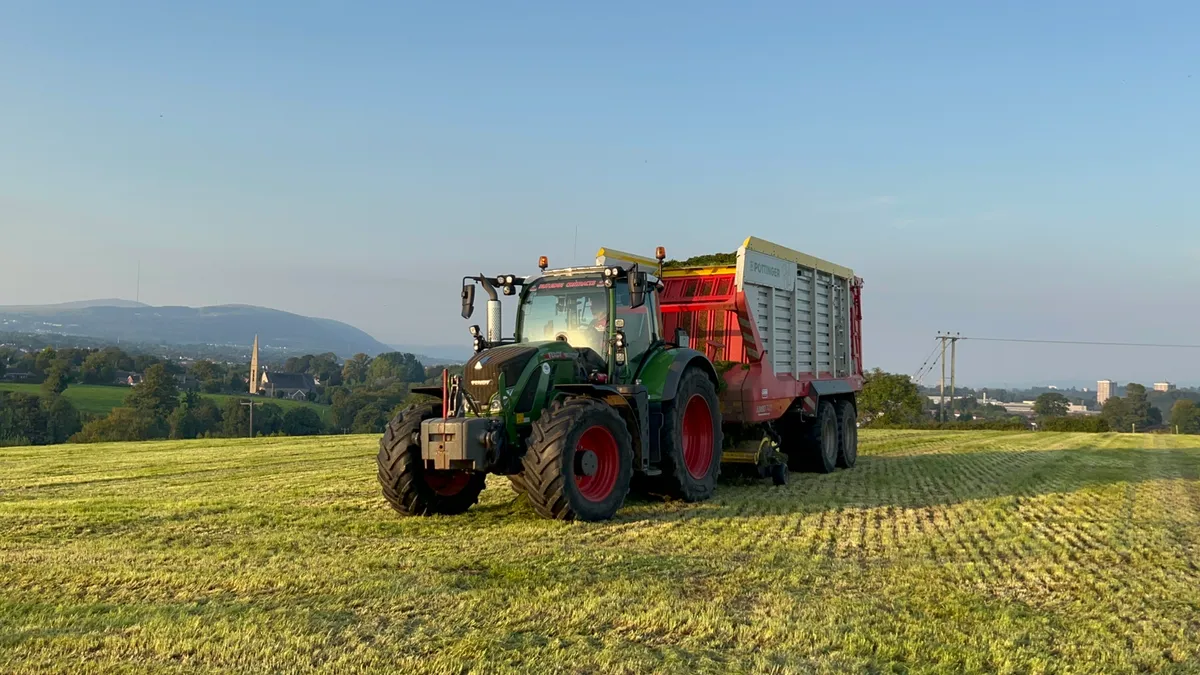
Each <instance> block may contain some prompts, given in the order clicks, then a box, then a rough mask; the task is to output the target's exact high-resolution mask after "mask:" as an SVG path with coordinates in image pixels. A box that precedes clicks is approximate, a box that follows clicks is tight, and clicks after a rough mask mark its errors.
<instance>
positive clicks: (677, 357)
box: [638, 348, 721, 401]
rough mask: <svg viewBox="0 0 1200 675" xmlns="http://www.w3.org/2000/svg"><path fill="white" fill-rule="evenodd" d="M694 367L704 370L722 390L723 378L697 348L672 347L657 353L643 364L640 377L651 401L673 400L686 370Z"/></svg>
mask: <svg viewBox="0 0 1200 675" xmlns="http://www.w3.org/2000/svg"><path fill="white" fill-rule="evenodd" d="M693 367H694V368H700V369H701V370H702V371H704V373H705V374H706V375H708V377H709V379H711V380H712V383H713V385H714V386H716V387H717V389H718V390H720V388H721V378H720V377H719V376H718V375H717V369H716V368H715V367H714V366H713V364H712V361H709V360H708V357H707V356H705V355H704V354H703V353H701V352H698V351H696V350H695V349H679V348H671V349H664V350H662V351H659V352H657V353H655V354H654V355H653V356H651V357H650V358H649V360H647V362H646V363H645V365H643V366H642V370H641V372H640V373H639V376H638V379H640V380H641V381H642V384H644V385H646V390H647V392H648V393H649V395H650V400H651V401H672V400H674V399H675V392H676V391H678V390H679V380H680V379H681V378H683V373H684V371H686V370H687V369H688V368H693Z"/></svg>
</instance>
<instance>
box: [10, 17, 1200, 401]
mask: <svg viewBox="0 0 1200 675" xmlns="http://www.w3.org/2000/svg"><path fill="white" fill-rule="evenodd" d="M833 4H834V3H821V4H820V5H817V4H802V3H793V2H778V3H704V2H688V3H682V2H679V3H667V2H661V3H633V2H609V3H590V4H588V5H587V6H585V5H584V3H532V2H525V3H420V4H418V3H378V4H373V3H332V2H329V3H282V2H273V1H262V2H256V3H234V2H210V3H205V4H203V5H199V4H196V5H192V6H185V4H183V3H152V2H110V3H84V2H57V3H44V2H0V231H2V232H3V241H4V249H5V252H6V255H5V256H4V257H3V264H2V265H0V304H16V303H35V302H59V301H66V300H74V299H81V298H90V297H114V296H116V297H126V298H128V297H132V296H133V295H134V293H135V284H136V281H135V280H136V271H135V270H136V261H137V260H139V259H140V260H141V267H142V285H141V295H142V300H143V301H145V302H150V303H153V304H186V305H202V304H218V303H235V302H237V303H250V304H260V305H266V306H272V307H278V308H280V309H286V310H291V311H296V312H300V313H305V314H312V315H319V316H328V317H331V318H336V319H340V320H344V321H348V322H350V323H353V324H355V325H358V326H360V327H362V328H364V329H365V330H368V331H369V332H371V333H372V334H374V335H375V336H377V337H379V338H380V339H383V340H385V341H389V342H393V343H404V344H421V345H428V344H446V343H454V342H462V343H463V344H466V339H467V337H466V332H465V329H464V326H463V324H462V321H461V319H460V318H458V316H457V311H456V306H455V305H456V286H457V283H458V282H457V279H458V277H460V276H461V275H462V274H464V273H469V272H479V271H483V272H487V273H499V272H504V271H512V272H520V271H526V270H530V269H532V268H533V264H534V262H535V261H536V258H537V256H538V255H542V254H545V255H548V256H550V258H551V259H552V261H555V262H563V263H565V262H569V261H570V260H571V259H572V258H578V259H579V260H580V261H583V260H587V259H590V257H591V256H592V255H593V254H594V252H595V249H596V248H597V247H599V246H603V245H607V246H614V247H617V248H624V249H639V250H652V248H653V246H655V245H659V244H662V245H665V246H666V247H667V248H668V250H669V251H670V253H671V254H672V255H678V256H685V255H691V254H696V253H704V252H711V251H717V250H732V249H733V248H735V247H736V246H737V245H738V244H739V243H740V242H741V240H742V239H743V238H744V237H745V236H747V235H750V234H754V235H756V236H760V237H764V238H767V239H770V240H773V241H777V242H779V243H782V244H786V245H789V246H792V247H793V248H798V249H800V250H803V251H805V252H808V253H811V254H814V255H818V256H821V257H824V258H827V259H830V260H833V261H835V262H838V263H842V264H845V265H847V266H850V267H853V268H854V269H855V270H856V271H857V272H858V273H859V274H860V275H861V276H863V277H864V278H865V279H866V283H867V288H866V302H867V305H866V323H867V325H866V329H865V335H864V340H865V348H866V352H867V360H868V364H869V365H879V366H881V367H884V368H887V369H890V370H897V371H907V372H913V371H915V370H916V368H917V367H918V366H919V365H920V363H921V360H922V359H923V358H924V356H925V354H926V353H927V352H928V350H929V348H930V347H932V335H933V334H934V333H935V332H936V331H937V330H956V331H961V332H962V333H963V334H976V335H987V336H1015V337H1037V338H1054V339H1074V338H1081V339H1105V340H1136V341H1156V342H1158V341H1162V342H1189V343H1200V314H1198V313H1197V312H1196V308H1197V304H1198V303H1197V302H1196V299H1195V298H1196V295H1195V293H1194V292H1193V289H1195V288H1196V287H1197V282H1198V281H1200V273H1198V272H1197V269H1198V263H1200V228H1198V227H1197V223H1198V216H1200V186H1198V183H1200V172H1198V169H1200V134H1198V133H1197V131H1198V130H1200V125H1198V122H1197V121H1198V120H1200V41H1197V40H1196V39H1195V26H1196V25H1197V21H1198V19H1200V7H1198V6H1195V5H1194V4H1191V3H1138V4H1136V5H1135V4H1134V3H1119V4H1118V3H1082V2H1071V3H1051V2H1037V3H1032V2H1029V3H1016V2H1014V3H987V5H989V6H987V7H985V6H984V4H985V3H951V2H936V3H934V2H928V3H882V2H880V3H854V4H853V6H851V3H839V4H841V5H844V6H842V7H836V8H835V7H832V5H833ZM648 5H652V7H650V6H648ZM576 227H578V231H579V235H578V246H577V248H576V247H575V245H574V233H575V229H576ZM14 253H15V255H14ZM960 356H961V357H962V358H961V363H960V365H961V368H960V376H961V379H962V380H963V381H965V382H967V383H983V382H988V383H1000V382H1009V383H1018V382H1035V381H1044V382H1054V381H1064V380H1068V379H1070V380H1083V381H1086V380H1095V379H1097V378H1100V377H1111V378H1114V379H1118V380H1120V381H1128V380H1130V379H1142V380H1149V379H1155V378H1163V377H1168V378H1173V379H1176V380H1179V381H1181V382H1197V383H1200V359H1198V358H1197V356H1200V350H1197V351H1154V350H1128V349H1085V348H1070V347H1032V346H1005V345H984V344H982V343H975V344H973V345H970V346H967V345H964V349H963V350H962V352H961V353H960Z"/></svg>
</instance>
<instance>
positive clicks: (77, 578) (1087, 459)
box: [0, 431, 1200, 673]
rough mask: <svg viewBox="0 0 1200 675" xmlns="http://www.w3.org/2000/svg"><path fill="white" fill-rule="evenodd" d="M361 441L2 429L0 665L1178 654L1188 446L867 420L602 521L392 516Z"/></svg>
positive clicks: (1135, 659)
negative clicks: (781, 475)
mask: <svg viewBox="0 0 1200 675" xmlns="http://www.w3.org/2000/svg"><path fill="white" fill-rule="evenodd" d="M375 441H376V439H374V438H371V437H363V436H339V437H320V438H312V439H303V440H300V439H288V438H281V439H259V440H257V441H238V440H221V441H183V442H172V443H166V442H162V443H145V444H125V445H91V446H60V447H39V448H7V449H0V588H2V590H3V592H2V593H0V672H6V673H7V672H58V671H77V672H97V671H137V672H145V671H152V672H153V671H160V672H181V671H182V672H228V671H258V672H265V671H269V672H297V671H322V672H329V673H344V672H354V671H359V670H378V671H380V672H403V673H413V672H417V673H419V672H442V673H458V672H514V673H517V672H520V673H524V672H628V673H635V672H637V673H641V672H677V673H695V672H729V671H735V672H737V671H740V672H778V673H790V672H809V671H816V672H845V671H868V672H964V671H965V672H1155V671H1161V672H1197V671H1200V482H1198V477H1200V439H1196V438H1188V437H1171V436H1147V435H1141V436H1133V435H1085V434H1074V435H1073V434H1051V433H1039V434H1032V433H1007V434H1006V433H1003V432H875V433H872V432H866V431H864V433H863V435H862V442H863V454H862V457H861V459H860V464H859V466H858V467H857V468H856V469H853V470H850V471H839V472H837V473H834V474H831V475H823V476H818V475H812V474H793V480H792V483H791V484H790V485H789V486H787V487H785V488H773V487H771V486H769V485H767V484H753V485H747V484H723V485H722V486H721V487H720V489H719V490H718V494H717V497H716V498H715V499H714V500H713V501H710V502H707V503H703V504H696V505H687V504H682V503H662V502H653V501H634V502H632V503H630V504H628V505H627V507H626V508H625V509H624V510H623V511H622V512H621V513H620V514H619V517H618V519H617V520H615V521H613V522H609V523H599V524H564V523H559V522H549V521H544V520H540V519H538V518H537V517H535V516H534V514H533V513H532V510H531V509H530V508H529V507H528V506H527V505H525V504H524V503H522V502H521V501H520V500H518V499H516V498H515V495H514V493H513V492H511V491H510V490H509V488H508V487H507V481H505V480H504V479H492V481H491V482H490V484H489V485H490V487H491V488H492V489H489V490H487V491H485V492H484V494H483V498H482V502H481V504H480V505H479V506H478V507H476V508H475V509H473V510H472V511H471V512H469V513H468V514H466V515H464V516H459V517H435V518H429V519H401V518H399V517H397V516H395V514H393V513H392V512H391V511H390V510H388V509H387V507H386V506H385V504H384V503H383V501H382V499H381V498H380V497H379V495H378V487H377V484H376V482H375V477H374V452H375Z"/></svg>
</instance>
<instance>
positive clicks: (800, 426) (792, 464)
mask: <svg viewBox="0 0 1200 675" xmlns="http://www.w3.org/2000/svg"><path fill="white" fill-rule="evenodd" d="M814 427H816V423H815V422H813V421H811V420H806V419H804V418H802V417H801V416H800V415H799V414H797V413H787V414H785V415H784V416H783V417H782V418H781V419H780V420H779V421H778V422H777V423H776V424H775V429H776V431H777V432H778V433H779V441H780V443H779V445H780V450H782V451H783V453H784V454H785V455H787V465H788V469H790V470H792V471H807V470H809V469H811V468H812V464H813V461H812V458H813V457H814V456H815V455H817V454H818V453H819V452H820V450H819V444H818V443H817V435H816V434H815V433H813V428H814Z"/></svg>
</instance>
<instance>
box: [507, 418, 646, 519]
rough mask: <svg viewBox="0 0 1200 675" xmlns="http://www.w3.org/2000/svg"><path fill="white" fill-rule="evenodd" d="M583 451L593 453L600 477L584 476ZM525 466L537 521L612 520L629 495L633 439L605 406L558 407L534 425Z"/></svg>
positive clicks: (622, 421) (529, 496)
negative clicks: (538, 517)
mask: <svg viewBox="0 0 1200 675" xmlns="http://www.w3.org/2000/svg"><path fill="white" fill-rule="evenodd" d="M609 441H611V442H612V444H611V446H609V445H608V442H609ZM583 443H587V444H589V445H591V446H592V447H589V448H584V447H583V446H582V444H583ZM581 449H586V450H589V451H591V454H592V456H593V461H595V462H596V465H595V466H596V467H597V468H596V469H595V471H596V473H594V474H591V475H588V474H585V473H584V468H583V467H582V466H580V465H581V463H583V462H584V461H588V458H587V455H585V454H579V453H578V451H579V450H581ZM522 462H523V465H524V472H523V474H522V477H523V480H524V483H525V487H526V492H525V496H526V497H528V498H529V503H530V504H532V505H533V509H534V511H537V513H538V514H539V515H541V516H543V517H546V518H554V519H556V520H588V521H595V520H608V519H609V518H612V517H613V515H614V514H616V512H617V509H619V508H621V505H622V504H624V503H625V496H626V495H627V494H629V482H630V478H631V477H632V475H633V437H632V436H631V435H630V433H629V428H628V427H627V426H626V425H625V420H623V419H621V416H620V414H618V413H617V411H616V410H614V409H613V408H612V407H611V406H609V405H606V404H604V403H603V402H601V401H597V400H595V399H590V398H582V397H581V398H571V399H567V400H566V401H565V402H561V401H556V402H554V403H553V404H551V406H550V407H549V408H548V409H546V410H545V411H544V412H543V413H542V415H541V416H540V417H538V419H537V421H535V422H534V423H533V430H532V433H531V434H530V437H529V448H528V449H527V450H526V451H525V457H524V459H523V460H522ZM610 483H611V484H610Z"/></svg>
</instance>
